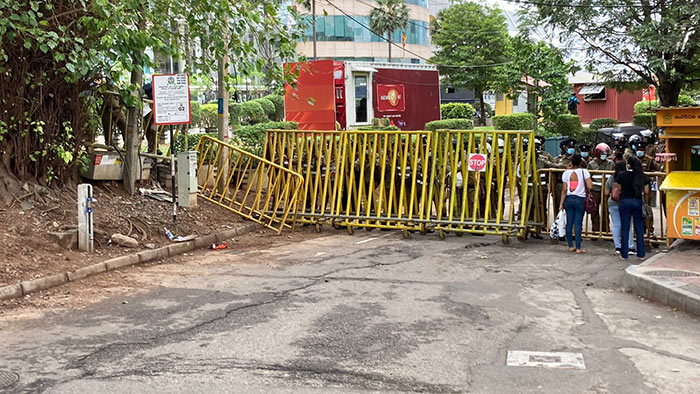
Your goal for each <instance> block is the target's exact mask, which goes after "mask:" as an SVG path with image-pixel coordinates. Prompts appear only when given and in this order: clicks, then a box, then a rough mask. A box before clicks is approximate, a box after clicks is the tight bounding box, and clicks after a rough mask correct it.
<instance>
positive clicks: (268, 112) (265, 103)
mask: <svg viewBox="0 0 700 394" xmlns="http://www.w3.org/2000/svg"><path fill="white" fill-rule="evenodd" d="M253 102H255V103H258V104H260V106H261V107H262V109H263V111H265V117H266V118H267V119H269V120H272V119H273V118H274V117H275V104H274V103H273V102H272V101H270V100H268V99H266V98H259V99H255V100H253Z"/></svg>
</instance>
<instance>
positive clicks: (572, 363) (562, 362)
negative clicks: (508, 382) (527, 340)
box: [506, 350, 586, 369]
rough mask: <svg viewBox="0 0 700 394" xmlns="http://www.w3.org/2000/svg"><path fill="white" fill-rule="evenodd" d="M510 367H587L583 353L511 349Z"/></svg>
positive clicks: (508, 357) (509, 354)
mask: <svg viewBox="0 0 700 394" xmlns="http://www.w3.org/2000/svg"><path fill="white" fill-rule="evenodd" d="M506 365H508V366H509V367H544V368H565V369H586V363H585V362H584V361H583V354H581V353H568V352H529V351H522V350H509V351H508V356H507V358H506Z"/></svg>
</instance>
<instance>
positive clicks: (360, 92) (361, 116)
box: [355, 75, 367, 123]
mask: <svg viewBox="0 0 700 394" xmlns="http://www.w3.org/2000/svg"><path fill="white" fill-rule="evenodd" d="M355 122H356V123H365V122H367V76H366V75H356V76H355Z"/></svg>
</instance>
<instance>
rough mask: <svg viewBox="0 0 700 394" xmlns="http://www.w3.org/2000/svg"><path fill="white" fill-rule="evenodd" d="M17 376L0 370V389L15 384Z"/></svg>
mask: <svg viewBox="0 0 700 394" xmlns="http://www.w3.org/2000/svg"><path fill="white" fill-rule="evenodd" d="M18 380H19V375H17V374H16V373H14V372H11V371H3V370H0V389H4V388H7V387H10V386H12V385H13V384H15V383H17V381H18Z"/></svg>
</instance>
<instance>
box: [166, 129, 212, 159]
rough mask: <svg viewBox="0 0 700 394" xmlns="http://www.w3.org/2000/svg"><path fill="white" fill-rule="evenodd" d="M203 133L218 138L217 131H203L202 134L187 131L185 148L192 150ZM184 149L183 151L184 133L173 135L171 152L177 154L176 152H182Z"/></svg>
mask: <svg viewBox="0 0 700 394" xmlns="http://www.w3.org/2000/svg"><path fill="white" fill-rule="evenodd" d="M203 135H208V136H210V137H212V138H219V133H218V132H214V133H203V134H194V133H187V149H189V150H194V149H195V148H196V147H197V143H198V142H199V139H200V138H201V137H202V136H203ZM184 151H185V134H184V133H178V134H177V137H175V142H173V152H174V153H175V154H178V153H180V152H184Z"/></svg>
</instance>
